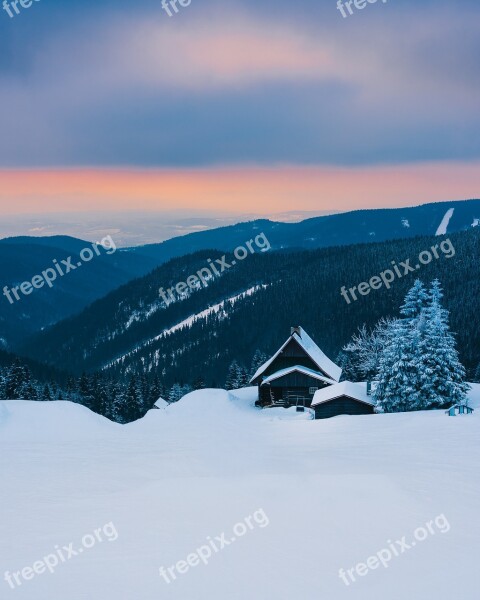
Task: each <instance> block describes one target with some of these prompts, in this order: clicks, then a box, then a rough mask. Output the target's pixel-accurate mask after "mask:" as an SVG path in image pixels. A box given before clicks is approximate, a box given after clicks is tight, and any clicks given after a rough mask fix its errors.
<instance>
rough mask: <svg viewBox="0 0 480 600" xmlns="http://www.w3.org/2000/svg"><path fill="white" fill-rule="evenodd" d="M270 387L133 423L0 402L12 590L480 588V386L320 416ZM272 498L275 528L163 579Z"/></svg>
mask: <svg viewBox="0 0 480 600" xmlns="http://www.w3.org/2000/svg"><path fill="white" fill-rule="evenodd" d="M255 393H256V390H255V389H254V388H246V389H242V390H237V391H233V392H230V393H228V392H226V391H223V390H202V391H198V392H192V393H191V394H188V395H187V396H185V397H184V398H183V399H182V400H180V401H179V402H178V403H176V404H173V405H170V406H167V407H166V408H165V409H163V410H157V409H156V410H151V411H149V413H148V414H147V415H146V416H145V417H144V418H143V419H141V420H139V421H136V422H135V423H131V424H129V425H123V426H122V425H118V424H115V423H111V422H109V421H108V420H106V419H104V418H103V417H100V416H98V415H95V414H93V413H91V412H90V411H89V410H88V409H86V408H84V407H82V406H79V405H75V404H71V403H68V402H27V401H5V402H1V403H0V465H1V466H0V468H1V473H2V488H1V491H0V496H1V506H2V515H1V519H2V525H1V527H2V535H1V536H0V570H1V579H2V580H3V581H2V582H0V587H1V586H3V593H2V594H1V597H2V598H9V597H12V598H17V599H18V600H23V599H28V600H31V599H32V598H33V599H35V600H64V599H65V598H68V599H69V600H86V599H87V598H99V599H102V600H132V599H133V598H139V599H141V600H158V599H160V598H173V599H174V600H177V599H178V600H200V599H203V598H209V599H211V600H225V599H226V598H228V599H229V600H231V599H233V600H247V599H248V600H269V599H270V598H272V599H273V598H275V599H276V600H292V599H298V600H318V599H319V598H325V599H327V600H343V599H345V600H346V599H351V600H379V599H380V598H389V599H390V600H403V599H404V598H412V599H413V600H424V599H427V598H432V599H433V598H434V599H435V600H452V599H453V598H461V599H462V600H476V599H477V598H478V585H479V580H478V569H477V568H476V567H477V562H478V557H477V549H478V539H479V537H480V519H479V518H478V510H479V500H480V477H479V472H478V463H479V459H480V436H479V425H480V385H475V384H474V386H473V391H472V392H471V394H470V396H471V405H472V406H473V407H474V408H476V410H475V412H474V414H473V415H470V416H459V417H448V416H446V415H445V414H444V411H431V412H418V413H403V414H387V415H369V416H355V417H353V416H341V417H336V418H333V419H327V420H319V421H312V420H310V418H311V414H310V413H309V412H306V413H297V412H295V410H293V409H289V410H285V409H281V408H279V409H266V410H259V409H255V408H254V406H253V403H254V400H255ZM260 509H262V510H263V511H265V514H266V515H268V520H269V524H268V527H265V528H252V529H251V531H249V533H248V535H245V536H244V537H242V538H241V539H237V540H236V542H235V544H232V545H231V546H229V547H228V551H225V552H219V553H218V554H215V560H211V561H209V562H208V565H203V563H201V565H202V566H201V567H200V566H196V567H191V568H190V569H189V570H188V572H186V573H184V574H182V575H181V576H177V579H176V580H174V581H171V583H167V582H166V581H165V579H164V578H162V577H161V576H160V573H159V569H160V567H161V566H165V567H169V566H173V565H176V564H177V562H178V561H179V559H181V558H182V557H184V558H186V557H188V556H189V554H190V553H192V552H193V551H194V550H195V549H196V548H199V547H200V546H201V545H202V544H205V540H206V539H207V538H208V536H211V537H212V539H214V536H215V534H217V533H219V532H227V531H231V530H232V525H233V524H235V523H238V522H240V521H242V519H244V517H245V516H246V515H252V514H253V513H254V512H255V511H258V510H260ZM438 515H445V517H446V518H447V519H448V523H449V525H450V530H449V531H448V534H446V535H441V533H439V532H437V534H436V535H430V536H429V537H428V538H427V539H425V541H423V542H422V543H421V544H418V545H417V546H416V547H415V548H414V549H412V550H409V552H408V553H405V554H403V555H402V556H401V557H398V558H395V560H392V561H391V562H390V563H389V566H388V568H383V567H382V568H378V569H375V570H373V571H371V572H369V573H368V576H367V577H363V576H357V581H356V582H355V583H354V584H352V585H350V586H346V585H345V584H344V583H343V581H342V579H341V578H340V576H339V570H340V569H341V568H350V567H353V566H355V565H357V564H358V563H360V562H364V561H365V559H366V558H367V557H369V556H371V555H372V554H373V553H375V552H377V551H378V550H380V549H382V548H384V547H386V546H385V544H386V543H387V541H388V540H391V541H392V543H393V542H394V541H395V540H401V539H402V537H403V536H407V540H408V539H409V537H408V536H410V537H411V534H412V532H414V531H415V530H416V528H418V527H419V526H420V525H422V524H425V523H427V522H429V521H431V520H432V519H435V518H436V517H437V516H438ZM110 522H112V523H114V524H115V527H116V531H117V532H118V539H117V540H116V541H115V543H112V544H109V543H103V544H98V545H97V546H95V547H94V548H92V549H91V550H90V551H89V552H85V553H84V554H82V555H81V556H77V557H76V558H75V560H72V561H68V562H66V563H65V564H63V565H62V568H61V569H60V568H59V569H58V570H56V571H55V572H54V573H53V574H51V573H49V572H46V573H43V574H41V575H36V576H35V577H34V578H33V579H32V580H30V581H23V580H22V581H23V583H22V585H21V586H17V587H16V588H15V589H14V590H13V589H11V588H10V586H9V585H8V583H7V582H6V581H5V580H4V575H3V574H4V573H5V571H9V572H10V573H14V572H16V571H20V570H22V569H23V568H24V567H25V566H26V565H33V564H34V562H35V561H36V560H37V559H38V558H39V557H43V556H45V555H46V554H48V553H49V552H51V549H52V548H53V547H54V546H55V544H60V543H61V542H62V541H65V542H67V541H69V540H79V539H81V538H82V535H84V534H85V532H89V531H94V530H95V528H98V527H101V526H102V525H103V524H105V523H110ZM458 565H460V566H461V568H457V566H458Z"/></svg>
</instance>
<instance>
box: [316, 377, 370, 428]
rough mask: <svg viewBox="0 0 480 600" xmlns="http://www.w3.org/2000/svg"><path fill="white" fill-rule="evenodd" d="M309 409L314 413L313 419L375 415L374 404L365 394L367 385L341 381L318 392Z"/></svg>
mask: <svg viewBox="0 0 480 600" xmlns="http://www.w3.org/2000/svg"><path fill="white" fill-rule="evenodd" d="M311 407H312V409H313V410H314V411H315V419H328V418H330V417H336V416H338V415H373V414H374V413H375V404H374V402H373V400H372V397H371V396H370V395H369V394H368V393H367V384H366V383H352V382H351V381H342V382H340V383H336V384H334V385H330V386H328V387H326V388H323V389H321V390H318V391H317V392H315V395H314V397H313V400H312V404H311Z"/></svg>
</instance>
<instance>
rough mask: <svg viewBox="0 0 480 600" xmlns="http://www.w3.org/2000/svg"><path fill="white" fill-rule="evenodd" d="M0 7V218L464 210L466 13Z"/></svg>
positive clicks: (406, 7) (475, 18)
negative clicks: (448, 206)
mask: <svg viewBox="0 0 480 600" xmlns="http://www.w3.org/2000/svg"><path fill="white" fill-rule="evenodd" d="M20 11H21V12H20V14H19V15H15V16H14V17H13V18H10V17H9V15H8V13H7V11H4V10H0V104H1V106H2V110H1V111H0V132H1V133H0V215H3V216H7V215H9V216H11V215H16V214H21V215H28V214H36V213H44V214H52V215H53V214H58V213H65V212H69V211H71V212H72V213H78V212H79V211H84V212H88V213H90V214H91V213H93V212H95V211H125V210H148V211H166V212H168V211H174V210H182V211H189V210H191V211H192V212H193V211H202V210H204V211H208V213H209V214H212V213H215V212H218V213H219V214H220V213H222V214H224V213H225V212H231V213H235V214H238V213H255V214H272V213H275V212H285V211H291V210H302V211H317V212H321V211H334V210H350V209H356V208H367V207H378V206H406V205H414V204H420V203H423V202H433V201H443V200H455V199H466V198H478V197H480V193H479V190H480V135H479V133H480V111H479V107H480V62H479V60H478V58H479V56H480V4H479V3H478V1H477V0H475V1H473V0H472V1H470V0H449V1H446V0H435V1H431V0H422V2H418V0H387V1H386V2H382V1H381V0H378V2H377V3H374V4H367V5H366V6H365V8H364V9H363V10H358V9H355V8H354V7H353V14H352V15H349V16H348V17H347V18H343V17H342V14H341V12H340V11H339V10H338V9H337V2H336V0H298V1H297V2H291V1H286V0H262V1H261V2H259V1H258V0H256V1H255V2H254V1H252V0H243V1H241V2H240V1H238V0H222V1H220V0H218V1H211V0H192V2H191V4H190V6H187V7H184V8H180V9H179V12H178V14H174V16H172V17H169V16H168V14H167V13H166V12H165V11H164V10H163V9H162V3H161V0H143V1H141V0H97V1H96V2H93V1H91V0H81V1H78V0H69V1H68V2H65V1H63V0H38V1H35V2H33V4H32V6H31V7H30V8H23V9H22V8H21V9H20Z"/></svg>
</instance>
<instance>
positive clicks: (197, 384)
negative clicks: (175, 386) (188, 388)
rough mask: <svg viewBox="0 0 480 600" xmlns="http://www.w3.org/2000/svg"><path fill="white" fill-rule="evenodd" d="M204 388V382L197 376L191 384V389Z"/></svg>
mask: <svg viewBox="0 0 480 600" xmlns="http://www.w3.org/2000/svg"><path fill="white" fill-rule="evenodd" d="M206 387H207V386H206V385H205V381H204V380H203V377H202V376H201V375H198V376H197V377H196V378H195V381H194V382H193V389H194V390H203V389H205V388H206Z"/></svg>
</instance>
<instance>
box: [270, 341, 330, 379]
mask: <svg viewBox="0 0 480 600" xmlns="http://www.w3.org/2000/svg"><path fill="white" fill-rule="evenodd" d="M296 365H299V366H301V367H307V369H312V370H313V371H318V370H319V368H318V365H317V364H316V363H315V362H314V361H313V360H312V359H311V358H310V356H309V355H308V354H307V353H306V352H305V350H304V349H303V348H302V347H301V346H300V344H299V343H298V342H297V341H296V340H295V339H294V338H291V339H290V340H289V341H288V343H287V345H286V346H285V347H284V348H283V350H281V352H280V353H279V355H278V356H277V357H276V358H275V359H274V360H273V362H272V363H271V364H270V365H269V366H268V367H267V369H266V370H265V371H264V372H263V373H262V377H268V376H269V375H272V374H273V373H276V372H277V371H281V370H282V369H288V367H294V366H296ZM322 374H323V375H325V377H328V376H327V375H326V374H325V373H322Z"/></svg>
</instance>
